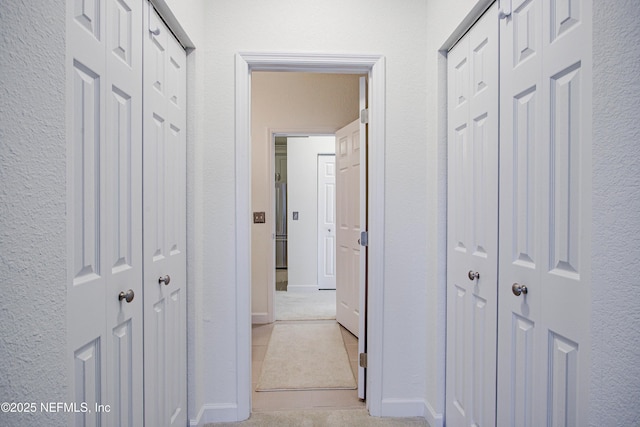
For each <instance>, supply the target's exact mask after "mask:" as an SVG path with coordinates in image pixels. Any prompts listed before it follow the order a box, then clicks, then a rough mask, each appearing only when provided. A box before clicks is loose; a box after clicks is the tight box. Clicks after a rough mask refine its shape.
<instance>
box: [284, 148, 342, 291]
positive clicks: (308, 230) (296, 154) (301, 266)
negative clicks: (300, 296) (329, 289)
mask: <svg viewBox="0 0 640 427" xmlns="http://www.w3.org/2000/svg"><path fill="white" fill-rule="evenodd" d="M335 145H336V139H335V137H333V136H313V137H309V138H287V181H288V182H287V193H288V199H287V204H288V206H287V227H288V228H287V232H288V236H287V239H288V252H289V264H288V267H289V268H288V270H289V271H288V275H289V288H288V289H289V290H291V291H295V290H296V287H307V288H309V289H299V290H316V289H318V274H317V272H318V269H317V266H318V251H317V248H318V215H317V214H318V154H331V153H334V152H335ZM293 211H297V212H298V214H299V216H298V220H297V221H293V219H292V214H293Z"/></svg>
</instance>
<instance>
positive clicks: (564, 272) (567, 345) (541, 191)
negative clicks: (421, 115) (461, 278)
mask: <svg viewBox="0 0 640 427" xmlns="http://www.w3.org/2000/svg"><path fill="white" fill-rule="evenodd" d="M500 36H501V41H502V45H501V73H500V75H501V80H502V82H501V105H502V109H501V117H500V122H501V126H500V127H501V145H500V283H499V291H498V292H499V299H500V309H499V340H498V342H499V348H498V354H499V358H498V367H499V368H498V371H499V373H498V425H501V426H502V425H509V426H523V427H526V426H541V425H549V426H582V425H587V424H588V421H587V414H588V412H589V408H588V406H587V405H588V389H589V366H590V360H589V354H590V352H589V348H590V342H589V330H590V325H589V324H590V290H589V286H590V271H589V270H590V265H589V262H590V261H589V259H590V258H589V254H590V245H591V241H590V236H591V229H590V228H591V225H590V224H591V214H590V213H591V207H590V202H591V200H590V194H591V187H590V177H591V161H590V155H591V124H590V122H591V2H590V0H563V1H556V2H547V1H541V0H518V1H516V0H514V1H513V5H512V15H511V16H510V17H508V18H507V19H503V20H502V21H501V24H500ZM524 287H526V293H525V291H524V289H525V288H524Z"/></svg>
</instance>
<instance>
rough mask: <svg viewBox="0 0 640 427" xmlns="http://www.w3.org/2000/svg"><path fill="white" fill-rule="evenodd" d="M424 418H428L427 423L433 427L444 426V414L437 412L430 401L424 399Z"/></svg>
mask: <svg viewBox="0 0 640 427" xmlns="http://www.w3.org/2000/svg"><path fill="white" fill-rule="evenodd" d="M424 418H425V419H426V420H427V424H429V425H430V426H432V427H443V426H444V414H443V413H437V412H436V411H435V410H434V409H433V407H432V406H431V405H430V404H429V402H428V401H426V400H425V401H424Z"/></svg>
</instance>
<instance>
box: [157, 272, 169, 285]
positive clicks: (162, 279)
mask: <svg viewBox="0 0 640 427" xmlns="http://www.w3.org/2000/svg"><path fill="white" fill-rule="evenodd" d="M169 282H171V276H169V275H168V274H167V275H166V276H164V277H162V276H160V277H159V278H158V283H164V285H165V286H167V285H168V284H169Z"/></svg>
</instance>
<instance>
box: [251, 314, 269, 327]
mask: <svg viewBox="0 0 640 427" xmlns="http://www.w3.org/2000/svg"><path fill="white" fill-rule="evenodd" d="M273 322H274V320H272V319H271V317H270V316H269V313H265V312H261V313H251V323H252V324H254V325H265V324H267V323H273Z"/></svg>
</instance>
